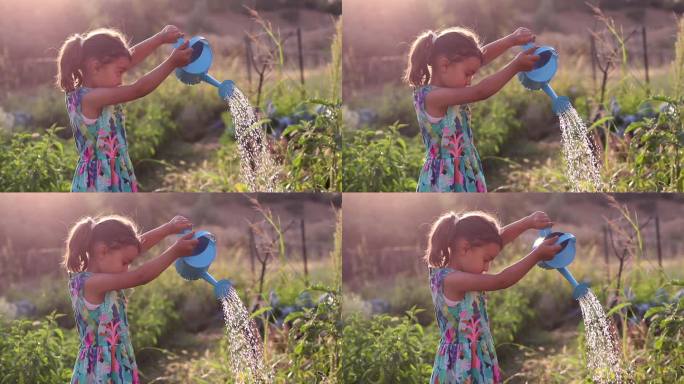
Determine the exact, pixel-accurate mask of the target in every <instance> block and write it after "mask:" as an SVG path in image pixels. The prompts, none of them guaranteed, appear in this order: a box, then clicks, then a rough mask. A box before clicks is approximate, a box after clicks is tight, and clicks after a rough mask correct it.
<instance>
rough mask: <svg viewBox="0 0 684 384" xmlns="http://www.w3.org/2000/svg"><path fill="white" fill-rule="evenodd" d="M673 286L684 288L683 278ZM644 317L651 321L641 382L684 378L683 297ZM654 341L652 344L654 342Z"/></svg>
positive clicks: (671, 380)
mask: <svg viewBox="0 0 684 384" xmlns="http://www.w3.org/2000/svg"><path fill="white" fill-rule="evenodd" d="M668 285H669V286H671V287H680V289H681V288H682V287H684V281H681V280H673V281H671V282H669V283H668ZM644 318H646V319H649V320H650V321H651V326H650V327H649V328H648V336H647V337H648V340H647V344H646V345H647V346H648V349H649V351H646V353H645V356H644V357H645V358H646V366H647V368H646V369H639V370H638V371H637V377H636V379H638V380H639V381H642V380H648V381H649V382H652V383H676V382H679V381H680V380H682V379H684V296H680V297H679V299H678V300H674V301H673V302H670V303H665V304H663V305H660V306H655V307H653V308H651V309H649V310H648V312H646V314H645V315H644ZM651 343H652V344H651Z"/></svg>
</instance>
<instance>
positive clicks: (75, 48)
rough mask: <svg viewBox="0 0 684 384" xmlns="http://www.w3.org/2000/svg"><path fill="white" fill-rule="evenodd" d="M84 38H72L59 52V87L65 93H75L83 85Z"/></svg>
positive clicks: (76, 36)
mask: <svg viewBox="0 0 684 384" xmlns="http://www.w3.org/2000/svg"><path fill="white" fill-rule="evenodd" d="M82 62H83V37H82V36H81V35H79V34H75V35H72V36H70V37H69V38H68V39H67V40H66V41H65V42H64V44H62V48H60V50H59V56H58V58H57V86H58V87H60V88H61V89H62V90H64V91H65V92H73V91H74V89H76V87H78V86H79V85H81V84H83V71H82V68H81V65H82Z"/></svg>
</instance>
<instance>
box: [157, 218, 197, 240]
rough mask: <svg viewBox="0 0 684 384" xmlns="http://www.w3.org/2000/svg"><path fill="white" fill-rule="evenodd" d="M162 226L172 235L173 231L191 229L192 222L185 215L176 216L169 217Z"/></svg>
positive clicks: (179, 231)
mask: <svg viewBox="0 0 684 384" xmlns="http://www.w3.org/2000/svg"><path fill="white" fill-rule="evenodd" d="M164 227H165V229H166V233H168V234H169V235H172V234H175V233H181V232H183V231H185V230H186V229H192V222H191V221H190V219H188V218H186V217H183V216H176V217H174V218H173V219H171V221H169V222H168V223H166V224H164Z"/></svg>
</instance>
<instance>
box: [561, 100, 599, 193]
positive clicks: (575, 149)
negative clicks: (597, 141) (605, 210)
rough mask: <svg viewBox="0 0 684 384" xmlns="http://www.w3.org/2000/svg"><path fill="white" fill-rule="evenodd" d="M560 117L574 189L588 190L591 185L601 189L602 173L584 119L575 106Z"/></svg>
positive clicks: (571, 182)
mask: <svg viewBox="0 0 684 384" xmlns="http://www.w3.org/2000/svg"><path fill="white" fill-rule="evenodd" d="M559 119H560V128H561V144H562V146H563V158H564V159H565V165H566V169H567V171H566V174H567V176H568V180H569V181H570V184H571V185H572V191H573V192H583V191H588V190H589V189H590V188H591V187H593V189H594V191H601V173H600V172H599V166H598V162H597V161H596V157H595V156H594V152H593V151H592V149H591V145H590V144H589V139H588V138H587V137H588V131H587V127H586V125H584V121H582V118H581V117H579V115H578V114H577V111H576V110H575V108H573V107H570V108H569V109H568V110H567V111H565V112H563V113H561V114H560V115H559Z"/></svg>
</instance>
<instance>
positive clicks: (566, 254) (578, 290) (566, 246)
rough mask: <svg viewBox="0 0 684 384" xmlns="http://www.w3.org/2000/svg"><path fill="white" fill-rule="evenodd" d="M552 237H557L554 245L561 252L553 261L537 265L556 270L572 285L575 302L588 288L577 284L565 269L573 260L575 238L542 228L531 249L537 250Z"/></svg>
mask: <svg viewBox="0 0 684 384" xmlns="http://www.w3.org/2000/svg"><path fill="white" fill-rule="evenodd" d="M553 236H558V240H556V244H559V245H560V246H561V247H562V248H561V250H560V251H559V252H558V253H557V254H556V256H554V257H553V259H551V260H549V261H540V262H539V263H538V264H537V265H538V266H540V267H542V268H544V269H556V270H558V272H560V273H561V275H563V277H565V279H566V280H568V281H569V282H570V284H571V285H572V288H573V291H572V297H573V299H575V300H577V299H579V298H580V297H582V296H584V295H586V294H587V292H588V291H589V286H588V285H587V284H585V283H578V282H577V280H575V278H574V277H573V276H572V274H571V273H570V271H569V270H568V269H567V268H566V267H567V266H568V265H570V263H572V261H573V260H574V259H575V243H576V239H575V236H574V235H573V234H571V233H564V232H551V228H544V229H542V230H540V231H539V237H538V238H537V240H535V241H534V244H533V245H532V249H535V248H537V247H538V246H539V245H540V244H541V243H542V242H543V241H544V240H546V239H548V238H549V237H553Z"/></svg>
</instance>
